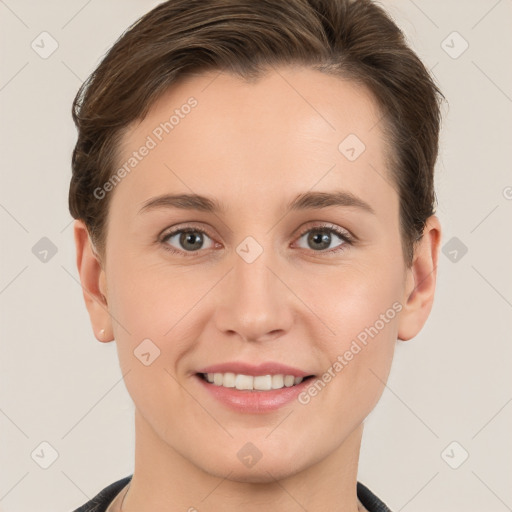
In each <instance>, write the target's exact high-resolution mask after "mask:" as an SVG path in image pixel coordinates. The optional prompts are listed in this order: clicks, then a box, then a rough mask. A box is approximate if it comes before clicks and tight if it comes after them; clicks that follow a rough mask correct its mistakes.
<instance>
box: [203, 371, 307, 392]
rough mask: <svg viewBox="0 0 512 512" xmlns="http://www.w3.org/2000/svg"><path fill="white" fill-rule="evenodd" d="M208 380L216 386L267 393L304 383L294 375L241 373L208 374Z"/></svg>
mask: <svg viewBox="0 0 512 512" xmlns="http://www.w3.org/2000/svg"><path fill="white" fill-rule="evenodd" d="M204 375H205V377H206V380H207V381H208V382H211V383H213V384H215V385H216V386H223V387H225V388H236V389H240V390H242V389H249V390H251V389H257V390H260V391H267V390H270V389H281V388H282V387H285V386H286V387H287V388H289V387H290V386H293V385H295V384H299V383H300V382H302V377H294V376H293V375H282V374H279V375H257V376H256V377H253V376H252V375H243V374H241V373H229V372H228V373H206V374H204Z"/></svg>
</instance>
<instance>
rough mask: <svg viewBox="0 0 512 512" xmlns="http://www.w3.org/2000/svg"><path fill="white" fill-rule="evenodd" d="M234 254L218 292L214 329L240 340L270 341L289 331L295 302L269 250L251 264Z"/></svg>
mask: <svg viewBox="0 0 512 512" xmlns="http://www.w3.org/2000/svg"><path fill="white" fill-rule="evenodd" d="M240 254H242V256H240V255H239V254H238V253H234V255H233V268H232V270H231V272H229V274H228V275H227V276H226V280H225V282H224V283H223V285H222V287H221V288H222V289H221V290H219V297H218V302H217V307H216V311H215V322H216V327H217V329H219V330H220V331H221V332H222V333H223V334H224V335H225V336H231V337H238V338H239V339H242V340H244V341H252V342H254V341H260V342H263V341H271V340H274V339H277V338H279V337H281V336H283V335H284V334H285V333H287V332H289V330H290V329H291V326H292V325H293V320H294V316H295V315H294V313H295V310H294V307H295V306H294V305H295V304H296V301H297V299H296V298H295V297H294V295H293V293H292V292H291V291H290V289H289V287H288V286H287V284H286V276H285V275H284V271H283V270H282V268H281V269H280V266H279V265H278V264H277V263H276V257H275V256H274V255H273V254H272V252H271V250H270V249H266V250H264V251H263V252H262V253H261V254H260V255H259V256H258V257H257V258H256V259H255V260H254V261H252V262H251V260H250V258H249V259H247V258H244V257H243V252H241V253H240Z"/></svg>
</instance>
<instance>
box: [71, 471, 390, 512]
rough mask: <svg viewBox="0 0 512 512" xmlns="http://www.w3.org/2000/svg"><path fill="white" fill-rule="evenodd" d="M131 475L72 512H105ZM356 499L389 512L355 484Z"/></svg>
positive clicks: (372, 509)
mask: <svg viewBox="0 0 512 512" xmlns="http://www.w3.org/2000/svg"><path fill="white" fill-rule="evenodd" d="M132 476H133V475H130V476H126V477H124V478H122V479H121V480H118V481H117V482H114V483H113V484H110V485H109V486H108V487H105V489H103V490H102V491H100V492H99V493H98V494H97V495H96V496H95V497H94V498H93V499H92V500H91V501H88V502H87V503H85V504H84V505H82V506H81V507H80V508H77V509H76V510H75V511H74V512H105V510H107V507H108V506H109V505H110V503H112V501H113V500H114V498H115V497H116V496H117V495H118V494H119V493H120V492H121V489H122V488H123V487H124V486H125V485H127V484H128V482H129V481H130V480H131V479H132ZM357 497H358V498H359V501H360V502H361V503H362V504H363V505H364V506H365V507H366V508H367V509H368V510H369V511H370V512H391V510H390V509H389V508H388V507H387V506H386V505H385V504H384V503H383V502H382V501H381V500H380V499H379V498H377V496H375V494H373V493H372V491H370V489H368V487H365V486H364V485H363V484H362V483H361V482H357Z"/></svg>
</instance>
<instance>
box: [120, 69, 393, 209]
mask: <svg viewBox="0 0 512 512" xmlns="http://www.w3.org/2000/svg"><path fill="white" fill-rule="evenodd" d="M380 118H381V114H380V111H379V108H378V105H377V104H376V102H375V100H374V99H373V97H372V95H371V94H370V93H369V92H368V90H367V89H365V88H364V87H362V86H360V85H358V84H356V83H353V82H350V81H347V80H342V79H340V78H339V77H334V76H330V75H326V74H324V73H320V72H318V71H314V70H311V69H306V68H280V69H279V70H277V69H276V70H272V71H269V72H268V73H267V74H266V75H264V76H263V77H261V78H260V79H259V80H257V81H255V82H251V83H248V82H245V81H244V80H242V79H241V78H239V77H237V76H234V75H232V74H229V73H224V72H223V73H219V72H218V71H216V72H208V73H204V74H201V75H197V76H193V77H187V78H186V79H183V80H181V81H180V82H179V83H178V84H176V85H175V86H173V87H172V88H171V89H169V91H167V92H166V93H165V94H164V95H163V96H162V97H161V98H160V99H159V100H158V101H157V102H156V103H155V104H154V105H153V106H152V108H151V109H150V111H149V113H148V115H147V116H146V117H145V118H144V120H143V121H142V122H138V123H136V124H134V125H133V126H131V127H130V129H129V130H127V132H126V133H125V135H124V138H123V141H122V144H121V147H120V152H119V159H118V166H119V167H121V166H125V168H126V169H127V170H129V172H128V173H126V174H127V177H126V178H124V179H123V180H122V183H120V184H119V185H117V187H116V190H115V194H114V197H113V198H112V207H113V205H114V203H116V202H119V203H121V202H122V203H123V204H121V205H120V207H121V208H128V210H130V209H131V210H138V209H139V208H140V207H141V206H142V204H143V203H144V202H145V201H146V200H147V199H148V198H150V197H152V196H155V195H161V194H163V193H176V192H181V193H197V194H203V195H207V196H213V197H216V198H218V200H219V201H220V202H221V203H223V204H226V205H231V206H232V207H233V209H236V210H237V211H241V209H243V208H244V207H246V208H249V207H251V211H252V212H253V213H254V212H257V211H259V210H261V211H268V208H269V206H271V204H277V203H283V202H288V201H289V199H291V198H292V197H295V195H297V194H299V193H303V192H304V191H307V190H311V189H317V190H322V191H325V190H329V189H335V188H336V189H344V190H348V191H350V192H352V193H354V194H356V195H358V196H363V197H364V198H365V200H366V201H367V202H370V203H373V206H374V208H375V209H376V210H378V209H379V208H388V209H389V207H390V204H389V203H390V202H394V203H396V193H395V191H394V189H393V188H392V187H390V183H391V180H390V179H388V171H387V169H386V161H385V155H386V146H385V140H384V138H383V136H382V132H381V127H380V124H379V120H380ZM144 146H145V147H147V148H149V149H147V150H143V151H139V150H142V149H143V147H144ZM141 152H143V153H144V155H143V156H141V155H140V153H141ZM134 155H135V156H134ZM129 162H131V164H133V165H126V164H127V163H129ZM234 192H236V193H234ZM123 197H125V199H126V198H128V197H129V199H130V200H129V201H122V198H123ZM277 206H280V204H279V205H277ZM125 213H129V212H128V211H126V212H125Z"/></svg>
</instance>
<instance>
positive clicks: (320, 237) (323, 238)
mask: <svg viewBox="0 0 512 512" xmlns="http://www.w3.org/2000/svg"><path fill="white" fill-rule="evenodd" d="M330 239H331V235H329V234H328V233H325V232H324V234H318V232H317V234H313V232H312V234H311V235H310V236H309V240H310V241H314V242H315V243H320V244H321V245H322V247H320V249H325V248H327V247H329V244H330V241H331V240H330ZM322 242H323V243H322ZM317 248H318V246H317Z"/></svg>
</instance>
